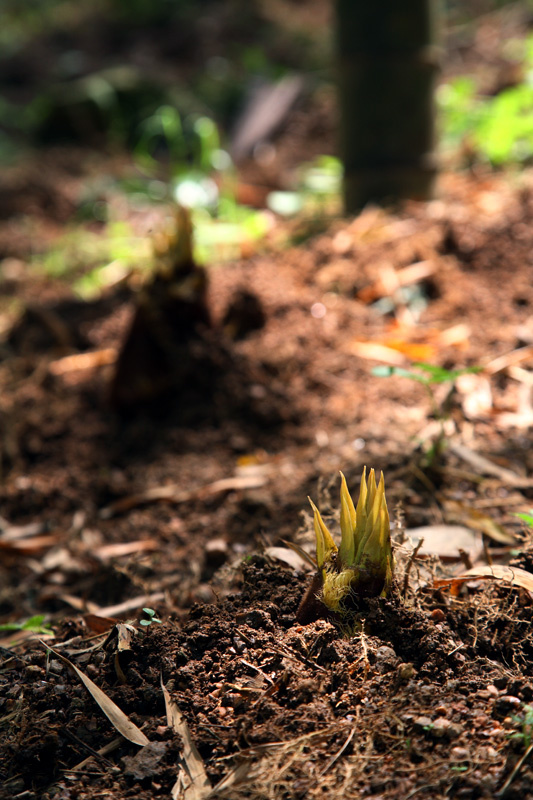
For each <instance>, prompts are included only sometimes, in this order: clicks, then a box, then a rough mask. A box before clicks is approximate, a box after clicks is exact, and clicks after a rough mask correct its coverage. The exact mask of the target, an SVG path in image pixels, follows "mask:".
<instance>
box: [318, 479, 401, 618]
mask: <svg viewBox="0 0 533 800" xmlns="http://www.w3.org/2000/svg"><path fill="white" fill-rule="evenodd" d="M340 495H341V497H340V499H341V519H340V525H341V543H340V547H339V548H337V546H336V544H335V542H334V540H333V537H332V535H331V533H330V532H329V530H328V528H327V526H326V525H325V523H324V521H323V519H322V517H321V515H320V511H319V510H318V508H317V507H316V506H315V505H314V503H313V502H312V501H311V500H310V502H311V506H312V508H313V513H314V527H315V536H316V555H317V564H318V569H319V574H320V576H321V579H322V580H321V583H322V586H321V589H320V592H319V595H318V596H319V599H320V600H322V602H323V603H324V604H325V605H326V606H327V607H328V608H329V609H330V610H332V611H334V612H337V613H342V612H343V611H344V610H346V606H347V599H348V597H349V595H352V594H353V595H359V596H364V597H377V596H382V597H385V596H386V595H387V594H388V593H389V591H390V588H391V584H392V569H393V556H392V547H391V539H390V522H389V512H388V510H387V501H386V499H385V480H384V478H383V474H382V475H381V479H380V482H379V485H376V476H375V473H374V470H373V469H371V470H370V473H369V476H368V481H367V479H366V467H365V469H364V470H363V475H362V477H361V489H360V493H359V500H358V502H357V507H355V506H354V503H353V500H352V498H351V497H350V493H349V491H348V486H347V484H346V479H345V477H344V475H343V474H342V472H341V492H340Z"/></svg>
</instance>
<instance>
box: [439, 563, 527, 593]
mask: <svg viewBox="0 0 533 800" xmlns="http://www.w3.org/2000/svg"><path fill="white" fill-rule="evenodd" d="M476 578H480V579H482V578H490V579H493V580H500V581H505V582H506V583H509V584H510V585H511V586H517V587H519V588H520V589H526V590H527V591H528V592H531V593H532V594H533V574H532V573H531V572H526V570H525V569H520V568H519V567H507V566H504V565H503V564H491V565H490V564H485V565H483V566H481V567H472V569H469V570H468V571H467V572H464V573H463V574H462V575H457V576H456V577H454V578H449V579H444V578H439V579H438V580H436V581H434V583H433V585H434V586H435V588H442V589H444V588H446V587H450V589H451V591H452V594H457V592H458V591H459V587H460V586H461V584H463V583H465V582H466V581H471V580H474V579H476Z"/></svg>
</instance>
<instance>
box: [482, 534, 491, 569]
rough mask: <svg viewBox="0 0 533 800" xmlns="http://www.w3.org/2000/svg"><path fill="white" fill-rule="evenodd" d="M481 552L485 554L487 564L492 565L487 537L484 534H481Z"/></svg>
mask: <svg viewBox="0 0 533 800" xmlns="http://www.w3.org/2000/svg"><path fill="white" fill-rule="evenodd" d="M483 553H484V555H485V558H486V559H487V564H488V565H489V566H492V564H493V561H492V556H491V554H490V551H489V544H488V539H487V537H486V536H485V534H483Z"/></svg>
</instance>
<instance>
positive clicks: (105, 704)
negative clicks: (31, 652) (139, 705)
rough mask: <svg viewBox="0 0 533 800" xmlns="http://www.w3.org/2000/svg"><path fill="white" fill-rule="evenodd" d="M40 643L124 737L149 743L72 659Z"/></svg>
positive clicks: (142, 744) (143, 743) (141, 744)
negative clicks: (83, 687)
mask: <svg viewBox="0 0 533 800" xmlns="http://www.w3.org/2000/svg"><path fill="white" fill-rule="evenodd" d="M41 644H42V645H43V647H45V648H46V649H47V650H50V651H51V652H52V653H53V654H54V655H55V657H56V658H58V659H59V660H60V661H62V662H63V664H66V666H67V667H69V668H70V669H71V670H73V672H75V673H76V675H77V676H78V678H79V679H80V681H81V682H82V683H83V685H84V686H85V688H86V689H87V691H88V692H89V693H90V695H91V696H92V698H93V699H94V700H95V701H96V702H97V703H98V705H99V706H100V708H101V709H102V711H103V712H104V714H105V715H106V717H107V718H108V720H109V721H110V722H111V724H112V725H113V726H114V727H115V728H116V729H117V731H118V732H119V733H121V734H122V736H123V737H124V738H125V739H128V741H130V742H133V744H138V745H139V746H140V747H144V746H145V745H147V744H149V742H150V740H149V739H148V737H147V736H146V735H145V734H144V733H143V732H142V731H141V730H140V728H138V727H137V725H135V723H133V722H132V721H131V719H130V718H129V717H128V716H126V714H125V713H124V712H123V711H121V709H120V708H119V707H118V706H117V705H116V703H114V702H113V701H112V700H111V698H110V697H108V696H107V695H106V693H105V692H103V691H102V689H100V687H98V686H97V685H96V684H95V683H94V682H93V681H92V680H91V679H90V678H88V677H87V675H85V674H84V673H83V672H82V671H81V669H78V667H77V666H76V665H75V664H73V663H72V661H69V660H68V658H65V656H64V655H62V654H61V653H59V652H58V651H57V650H54V648H53V647H50V646H49V645H47V644H45V642H41Z"/></svg>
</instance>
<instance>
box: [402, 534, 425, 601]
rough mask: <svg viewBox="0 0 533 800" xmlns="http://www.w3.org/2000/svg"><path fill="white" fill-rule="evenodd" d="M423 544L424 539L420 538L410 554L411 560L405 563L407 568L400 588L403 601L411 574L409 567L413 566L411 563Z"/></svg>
mask: <svg viewBox="0 0 533 800" xmlns="http://www.w3.org/2000/svg"><path fill="white" fill-rule="evenodd" d="M423 544H424V538H423V537H422V538H421V539H419V540H418V542H417V545H416V547H415V549H414V550H413V552H412V553H411V558H410V559H409V561H408V562H407V566H406V568H405V575H404V576H403V587H402V597H403V598H404V600H405V598H406V596H407V589H408V588H409V575H410V573H411V567H412V566H413V561H414V560H415V558H416V557H417V555H418V551H419V550H420V548H421V547H422V545H423Z"/></svg>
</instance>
